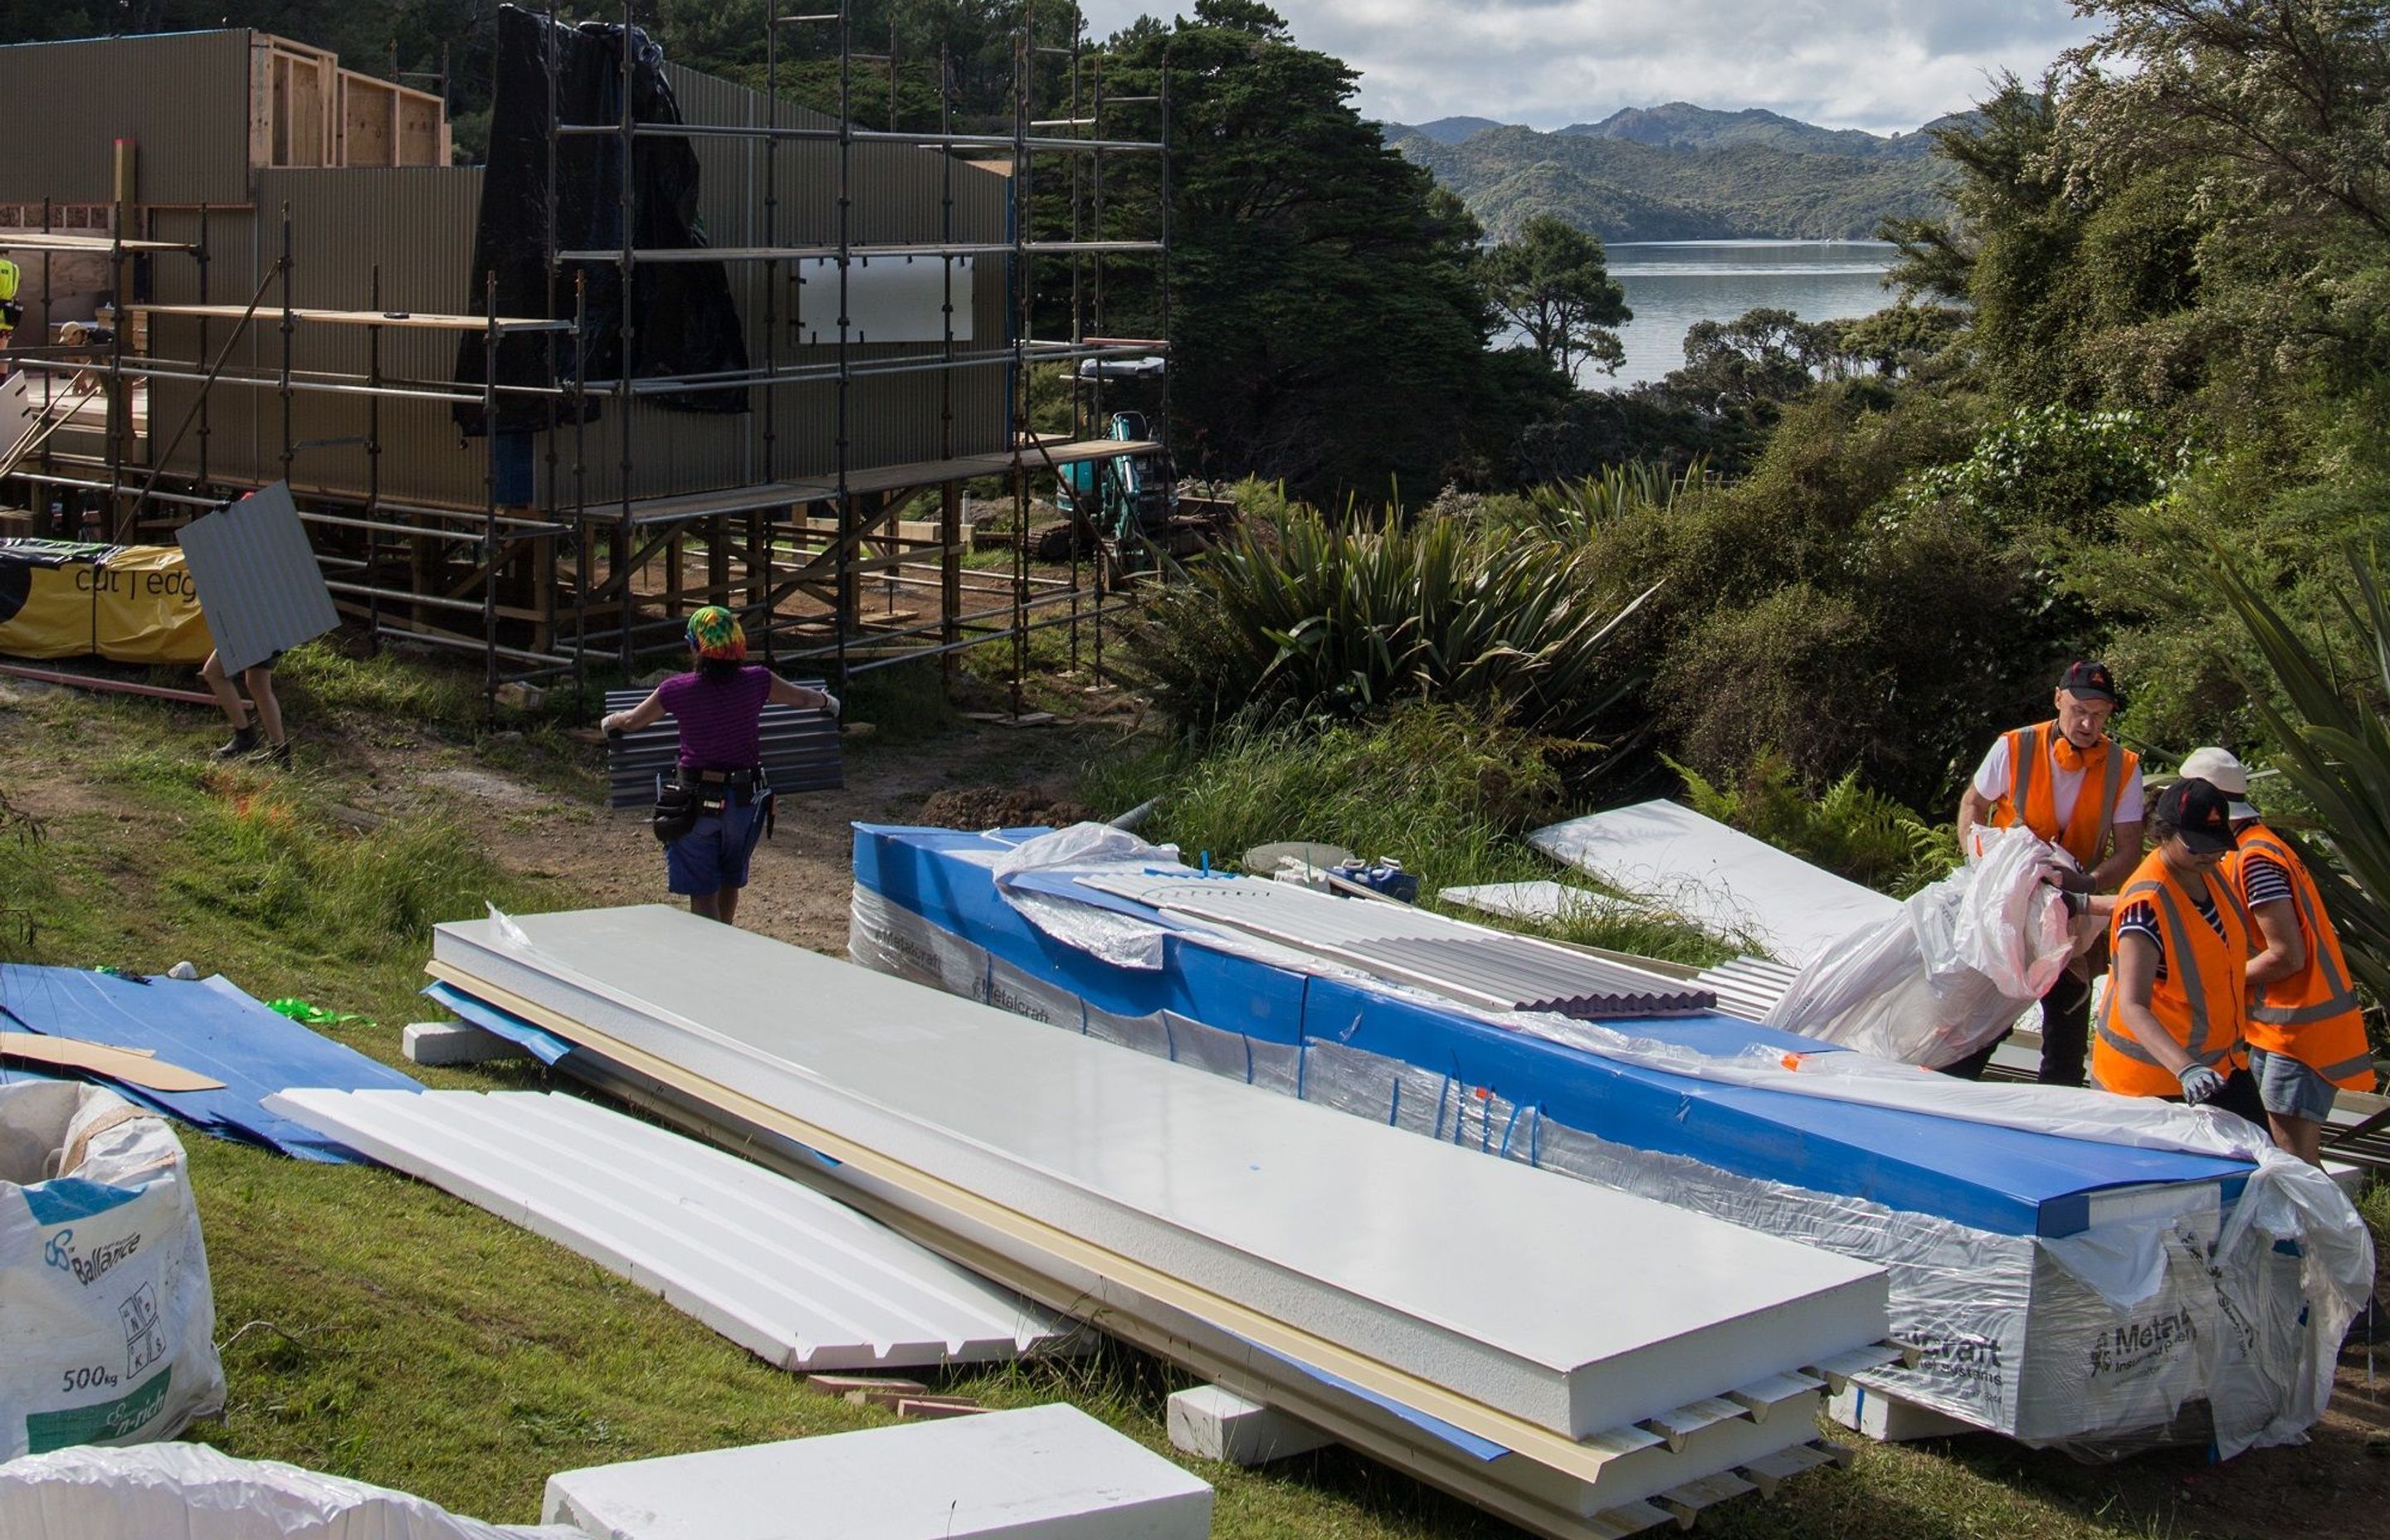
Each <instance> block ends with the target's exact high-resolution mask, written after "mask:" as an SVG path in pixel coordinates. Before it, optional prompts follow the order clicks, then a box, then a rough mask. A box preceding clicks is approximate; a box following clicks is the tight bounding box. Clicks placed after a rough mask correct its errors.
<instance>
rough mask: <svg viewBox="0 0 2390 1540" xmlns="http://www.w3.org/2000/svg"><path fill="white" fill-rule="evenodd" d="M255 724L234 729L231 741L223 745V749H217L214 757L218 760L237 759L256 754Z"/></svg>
mask: <svg viewBox="0 0 2390 1540" xmlns="http://www.w3.org/2000/svg"><path fill="white" fill-rule="evenodd" d="M257 745H258V737H257V724H256V723H254V722H252V723H251V724H250V725H248V726H246V727H236V728H234V729H233V734H232V741H231V742H229V743H227V744H225V746H224V747H223V748H221V749H218V750H217V751H216V752H215V757H216V758H218V759H239V758H241V757H243V756H244V755H248V754H253V753H255V752H257Z"/></svg>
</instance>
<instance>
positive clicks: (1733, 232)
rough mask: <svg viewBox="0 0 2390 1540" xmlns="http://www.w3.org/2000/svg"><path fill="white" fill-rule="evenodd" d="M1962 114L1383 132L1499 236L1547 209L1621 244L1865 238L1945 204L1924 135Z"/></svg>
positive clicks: (1456, 125)
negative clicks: (1853, 121)
mask: <svg viewBox="0 0 2390 1540" xmlns="http://www.w3.org/2000/svg"><path fill="white" fill-rule="evenodd" d="M1967 121H1968V120H1967V119H1966V118H1965V117H1963V116H1959V115H1953V116H1951V117H1946V118H1940V119H1936V120H1935V121H1934V122H1931V123H1928V124H1926V125H1925V127H1924V128H1921V129H1919V130H1917V131H1916V132H1914V133H1909V134H1895V135H1877V134H1869V133H1865V132H1863V131H1861V130H1858V129H1847V128H1840V129H1838V128H1821V127H1819V126H1818V125H1817V124H1815V123H1805V122H1800V121H1799V120H1798V119H1794V118H1788V117H1785V116H1783V115H1782V114H1781V113H1776V112H1769V111H1767V110H1764V109H1759V108H1751V109H1745V110H1743V111H1740V112H1721V111H1717V110H1715V109H1710V108H1703V107H1696V106H1694V105H1692V104H1691V103H1690V102H1669V103H1667V104H1665V105H1664V106H1661V107H1650V108H1634V107H1630V108H1626V109H1622V110H1620V111H1617V112H1613V113H1612V114H1611V115H1610V116H1609V117H1607V118H1604V119H1602V120H1601V121H1600V122H1590V123H1571V124H1570V125H1569V126H1568V127H1566V128H1562V129H1557V130H1554V131H1552V132H1550V133H1540V132H1538V131H1536V130H1535V129H1532V128H1527V127H1524V126H1522V125H1519V124H1515V123H1511V124H1505V123H1497V122H1494V121H1493V120H1491V119H1487V118H1467V117H1461V118H1439V119H1437V120H1436V121H1434V122H1427V123H1419V124H1404V123H1388V124H1385V125H1384V134H1385V138H1386V142H1387V144H1389V145H1390V146H1392V147H1393V148H1395V149H1396V150H1398V151H1400V152H1401V153H1402V154H1403V155H1404V156H1406V157H1407V158H1408V159H1410V160H1414V161H1416V162H1418V163H1419V164H1420V165H1423V166H1425V167H1426V168H1427V169H1428V170H1429V171H1430V172H1431V173H1433V174H1434V176H1435V179H1436V180H1437V181H1438V182H1440V183H1442V184H1443V185H1444V186H1447V187H1449V188H1451V189H1452V190H1453V191H1454V192H1456V193H1458V194H1459V195H1460V198H1461V200H1462V201H1463V202H1465V203H1467V204H1468V205H1469V207H1470V210H1471V212H1473V213H1475V214H1476V215H1477V217H1478V219H1479V220H1480V221H1481V222H1482V223H1483V224H1484V225H1485V229H1486V234H1487V235H1488V236H1490V237H1494V238H1496V239H1502V238H1506V237H1510V236H1512V235H1514V234H1516V233H1517V231H1518V228H1519V226H1520V225H1522V224H1523V223H1524V222H1525V221H1526V220H1528V219H1531V218H1533V217H1535V216H1536V215H1538V214H1557V215H1559V216H1560V217H1561V218H1562V219H1565V220H1567V221H1568V222H1569V223H1570V224H1572V225H1575V226H1577V227H1578V228H1579V229H1583V230H1589V231H1591V232H1592V233H1593V234H1595V235H1598V236H1600V237H1602V238H1603V239H1604V240H1614V241H1615V240H1724V239H1768V238H1776V239H1865V238H1867V237H1871V236H1873V235H1874V234H1875V233H1876V228H1877V226H1878V225H1881V224H1882V222H1883V221H1884V220H1886V219H1888V218H1892V217H1895V216H1903V215H1926V216H1934V215H1939V214H1943V213H1946V212H1947V204H1946V202H1945V199H1944V194H1943V188H1944V186H1945V185H1946V184H1947V178H1948V175H1949V171H1948V168H1947V166H1946V165H1944V163H1943V162H1942V161H1940V160H1937V159H1935V158H1934V153H1933V149H1934V136H1933V135H1932V134H1931V133H1930V132H1929V130H1932V129H1935V128H1942V127H1946V126H1954V125H1960V124H1963V123H1964V122H1967Z"/></svg>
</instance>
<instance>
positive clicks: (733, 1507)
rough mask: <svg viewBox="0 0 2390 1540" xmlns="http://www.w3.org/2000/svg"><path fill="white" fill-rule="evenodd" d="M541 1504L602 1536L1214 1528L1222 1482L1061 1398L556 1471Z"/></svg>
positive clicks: (852, 1539) (915, 1538) (1111, 1538)
mask: <svg viewBox="0 0 2390 1540" xmlns="http://www.w3.org/2000/svg"><path fill="white" fill-rule="evenodd" d="M543 1515H544V1517H545V1519H546V1521H548V1522H550V1523H559V1522H561V1523H573V1524H578V1525H579V1526H580V1527H581V1528H582V1529H583V1530H584V1531H585V1532H586V1533H588V1534H591V1535H597V1536H603V1537H605V1540H789V1537H791V1536H795V1535H800V1534H802V1535H803V1536H804V1540H993V1537H995V1536H999V1535H1000V1536H1003V1537H1005V1540H1204V1536H1206V1535H1208V1534H1211V1532H1212V1489H1211V1488H1210V1487H1209V1486H1207V1485H1205V1484H1204V1483H1203V1482H1201V1481H1198V1480H1197V1479H1196V1478H1195V1477H1193V1476H1190V1475H1189V1474H1188V1473H1187V1472H1186V1471H1184V1470H1181V1469H1178V1467H1177V1466H1176V1465H1173V1464H1172V1463H1171V1462H1170V1461H1168V1460H1166V1459H1163V1457H1161V1456H1159V1455H1156V1454H1153V1453H1152V1452H1151V1451H1150V1450H1148V1449H1146V1448H1145V1447H1144V1446H1143V1445H1141V1444H1137V1443H1136V1442H1135V1441H1133V1440H1131V1439H1128V1438H1126V1437H1124V1436H1123V1435H1122V1434H1119V1433H1116V1432H1114V1431H1111V1429H1110V1428H1107V1427H1105V1426H1104V1425H1103V1424H1102V1423H1100V1422H1098V1421H1097V1420H1096V1419H1095V1418H1091V1417H1089V1416H1087V1415H1086V1413H1085V1412H1082V1411H1080V1410H1078V1409H1077V1408H1075V1407H1072V1406H1063V1405H1052V1406H1032V1407H1028V1408H1025V1409H1023V1410H1021V1411H1011V1412H995V1413H990V1414H988V1415H986V1416H983V1417H970V1418H955V1419H953V1420H950V1421H939V1422H919V1423H911V1424H907V1425H906V1426H903V1427H897V1428H874V1429H869V1430H867V1431H863V1432H859V1433H838V1434H833V1435H830V1436H829V1437H825V1438H809V1439H790V1440H787V1441H785V1442H783V1443H779V1444H751V1445H749V1446H747V1447H745V1448H740V1449H713V1450H709V1451H707V1452H705V1453H703V1454H697V1455H673V1456H668V1457H664V1458H662V1459H650V1460H632V1461H629V1462H627V1463H625V1464H622V1465H601V1466H593V1467H591V1468H589V1469H582V1470H566V1471H561V1472H559V1473H558V1474H557V1475H554V1476H551V1477H549V1478H548V1482H547V1497H546V1505H545V1507H544V1508H543Z"/></svg>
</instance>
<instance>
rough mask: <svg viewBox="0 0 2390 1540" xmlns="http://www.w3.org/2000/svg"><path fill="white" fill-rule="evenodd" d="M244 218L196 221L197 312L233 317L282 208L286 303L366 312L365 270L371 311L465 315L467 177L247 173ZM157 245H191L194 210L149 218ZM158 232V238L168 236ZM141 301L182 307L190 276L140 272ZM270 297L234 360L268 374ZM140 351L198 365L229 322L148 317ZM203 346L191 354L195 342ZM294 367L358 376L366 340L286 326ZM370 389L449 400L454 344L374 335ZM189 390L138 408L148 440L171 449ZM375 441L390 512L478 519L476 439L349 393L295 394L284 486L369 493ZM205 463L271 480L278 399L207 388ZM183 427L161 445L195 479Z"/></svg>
mask: <svg viewBox="0 0 2390 1540" xmlns="http://www.w3.org/2000/svg"><path fill="white" fill-rule="evenodd" d="M257 186H258V207H257V210H256V211H255V212H254V213H251V212H247V211H231V212H226V211H223V210H211V211H209V213H208V216H207V242H208V247H209V256H210V261H209V269H208V299H209V300H210V301H211V302H214V303H217V304H236V305H238V304H245V303H247V302H248V301H249V299H250V296H251V295H252V294H253V293H255V292H256V289H257V282H258V279H259V278H260V277H261V276H263V275H265V274H267V273H269V272H271V271H272V269H273V265H274V262H275V259H276V258H277V257H278V256H279V255H280V254H281V250H282V210H283V208H284V207H285V206H286V205H287V206H288V207H289V210H290V226H291V269H290V303H291V304H292V305H293V306H311V305H312V306H320V307H323V308H326V309H334V310H364V309H367V308H369V306H370V305H371V304H372V302H373V301H374V298H375V295H376V293H377V289H376V288H375V282H376V269H377V268H379V308H380V309H383V310H386V311H409V312H415V313H418V314H469V313H470V312H472V311H474V310H478V309H479V308H480V307H479V306H478V305H475V304H473V303H471V302H470V296H469V292H468V291H469V289H470V288H471V276H472V267H471V263H472V241H473V228H474V221H475V218H476V217H477V215H478V212H479V211H480V208H481V199H482V173H481V170H480V168H478V167H462V166H458V167H449V166H415V167H401V168H394V169H393V168H370V169H359V170H337V169H335V170H325V169H320V168H308V169H292V170H277V171H262V172H260V173H258V175H257ZM158 224H159V229H160V234H161V237H163V238H167V239H174V240H193V241H196V240H198V239H199V215H198V213H197V212H161V215H160V216H159V221H158ZM169 232H171V233H169ZM153 270H154V272H155V274H156V279H155V284H156V288H155V293H156V295H157V298H158V300H159V301H160V302H161V303H167V304H182V303H191V302H197V301H198V300H199V269H198V266H197V264H196V263H191V262H187V261H185V260H182V259H179V258H161V259H160V260H159V261H158V262H157V263H155V264H154V269H153ZM281 304H282V286H281V284H280V283H279V282H278V281H277V282H276V283H275V284H273V285H272V286H271V287H270V288H269V289H268V290H267V293H266V296H265V302H264V304H263V306H262V307H261V309H260V311H259V313H258V316H257V318H256V320H255V321H254V322H253V323H252V324H251V327H250V329H249V331H248V333H247V335H246V336H245V338H244V339H243V340H242V342H241V344H240V346H239V348H238V351H237V352H236V353H235V355H234V362H235V363H236V364H237V365H238V366H242V367H245V368H249V369H252V370H259V371H263V372H265V373H269V374H270V373H273V372H275V371H276V370H278V369H279V367H280V366H281V362H282V336H281V331H280V324H281V323H280V317H279V314H278V313H279V310H280V307H281ZM150 324H151V333H150V338H151V341H150V346H151V349H152V351H153V352H155V353H159V354H160V355H161V356H164V357H171V358H179V359H183V360H186V361H198V360H203V359H205V358H207V357H209V356H211V355H212V353H214V352H215V351H216V350H218V349H220V348H221V347H222V346H223V345H224V342H225V339H226V338H228V337H230V336H231V335H232V326H233V324H232V323H231V322H229V321H223V320H213V321H209V322H207V323H205V325H204V327H203V326H202V323H200V322H199V320H197V319H195V318H193V317H190V316H175V315H160V316H155V317H153V318H152V320H151V323H150ZM203 331H204V334H205V341H204V343H203V342H202V332H203ZM290 344H291V346H290V357H291V366H292V368H293V369H294V370H300V371H307V370H315V371H329V370H337V371H341V372H345V373H353V374H358V375H362V374H364V373H366V368H367V366H368V362H369V358H370V355H371V352H372V350H373V349H374V347H375V346H376V343H375V341H374V340H373V338H372V337H371V336H370V335H369V334H368V332H367V331H366V328H364V327H349V326H328V325H307V324H301V325H299V326H297V327H294V328H293V330H292V333H291V338H290ZM379 349H380V363H381V371H382V375H383V377H384V378H385V379H413V380H418V381H422V382H426V383H428V384H430V385H432V386H434V387H435V388H438V389H443V390H444V389H450V388H452V387H451V386H450V384H449V382H450V381H451V380H452V379H454V377H455V374H456V334H455V333H451V332H432V331H409V330H403V329H399V328H395V327H392V328H388V329H385V330H384V331H383V332H382V333H381V337H380V340H379ZM197 390H198V387H197V386H196V385H195V384H191V383H187V382H175V381H161V382H159V384H158V385H157V386H156V387H155V388H154V393H153V395H152V397H151V401H152V405H151V409H150V417H151V420H152V421H153V422H155V423H157V424H159V425H160V432H161V441H160V443H159V444H158V448H159V449H160V450H161V451H162V450H163V448H164V443H163V439H164V438H168V437H171V436H172V435H173V430H174V426H175V425H176V424H177V423H179V422H180V421H181V420H182V417H184V415H185V413H186V410H187V408H188V406H189V404H190V403H191V401H192V398H193V397H194V395H195V394H196V392H197ZM377 412H378V413H379V427H378V429H376V432H377V434H378V436H379V441H380V443H381V449H382V454H381V491H382V494H383V495H385V496H387V497H392V498H394V499H397V500H400V501H405V502H414V503H428V504H435V505H446V506H452V507H467V508H471V507H480V506H481V505H482V500H483V491H482V472H483V455H482V445H481V443H479V442H478V441H475V442H473V443H467V442H466V441H465V440H464V438H463V436H462V435H461V434H460V433H459V432H458V431H457V430H456V422H455V419H454V417H452V415H451V412H450V407H449V404H448V403H446V402H443V401H406V400H388V399H385V400H383V401H381V402H380V403H379V406H378V407H377V406H376V405H375V404H372V403H370V402H369V401H368V400H367V399H366V398H365V397H363V396H357V395H333V394H324V393H318V392H314V391H298V392H295V393H294V394H293V395H292V398H291V437H292V439H293V440H294V441H295V442H296V443H300V444H302V445H304V446H305V447H302V448H300V449H299V450H297V451H296V453H295V454H294V456H293V457H292V460H291V465H290V482H291V485H292V486H293V487H295V488H296V489H298V490H300V491H302V492H309V491H316V492H337V493H346V494H363V493H364V492H365V491H366V487H367V485H368V483H369V481H370V480H371V470H370V465H369V461H370V456H368V455H367V454H366V447H365V445H364V444H363V443H361V442H357V441H360V440H362V439H363V438H364V437H365V436H366V431H367V429H368V427H369V426H372V425H373V423H374V420H375V417H376V414H377ZM208 426H209V429H210V435H209V441H208V466H209V469H210V472H211V473H212V474H213V475H217V476H223V477H227V478H231V479H235V480H242V481H271V480H274V479H276V478H277V477H279V476H281V475H282V402H281V397H280V395H279V393H278V392H277V391H273V390H270V389H269V390H257V389H250V388H243V387H238V386H222V385H219V386H217V387H215V388H214V389H213V390H212V391H211V392H210V398H209V403H208ZM196 435H197V430H196V428H195V429H194V430H193V433H192V434H191V435H188V436H186V438H185V439H184V442H183V443H182V444H181V445H180V446H179V447H177V449H176V450H175V452H174V455H173V460H172V468H173V469H174V470H175V471H177V472H180V473H182V474H186V475H196V474H197V472H198V469H199V439H198V437H197V436H196Z"/></svg>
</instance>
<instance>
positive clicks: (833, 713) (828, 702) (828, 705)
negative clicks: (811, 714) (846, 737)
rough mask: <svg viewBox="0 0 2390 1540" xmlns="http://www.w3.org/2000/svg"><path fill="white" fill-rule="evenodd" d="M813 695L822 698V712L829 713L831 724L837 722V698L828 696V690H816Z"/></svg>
mask: <svg viewBox="0 0 2390 1540" xmlns="http://www.w3.org/2000/svg"><path fill="white" fill-rule="evenodd" d="M814 693H815V694H816V695H818V696H820V697H821V698H822V710H824V711H826V712H829V719H830V720H831V721H832V722H835V721H837V720H838V712H839V704H838V697H837V696H834V695H832V694H830V692H829V691H828V690H816V691H815V692H814Z"/></svg>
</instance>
